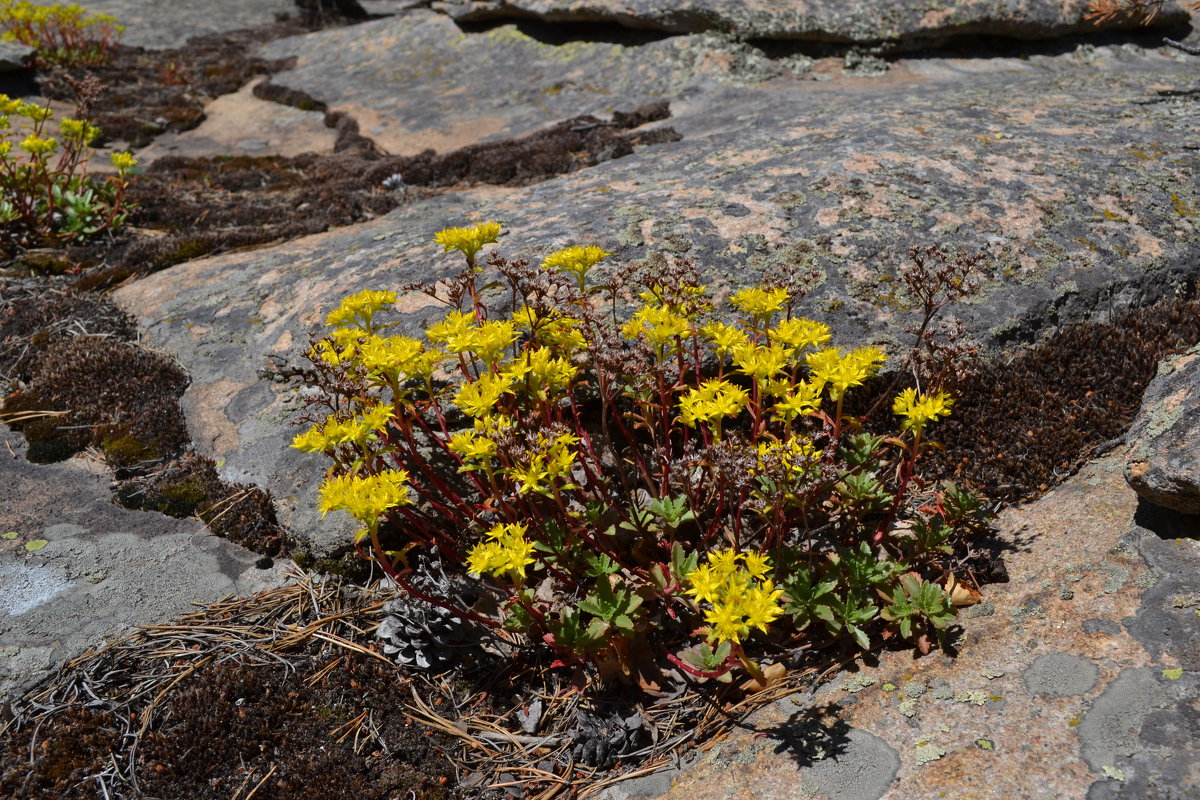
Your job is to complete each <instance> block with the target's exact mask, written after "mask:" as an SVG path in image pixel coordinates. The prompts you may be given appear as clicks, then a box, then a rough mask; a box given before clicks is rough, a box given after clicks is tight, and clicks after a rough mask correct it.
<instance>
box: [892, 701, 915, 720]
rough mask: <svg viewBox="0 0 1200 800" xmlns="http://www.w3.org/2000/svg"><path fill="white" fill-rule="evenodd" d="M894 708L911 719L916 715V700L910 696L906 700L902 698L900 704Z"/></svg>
mask: <svg viewBox="0 0 1200 800" xmlns="http://www.w3.org/2000/svg"><path fill="white" fill-rule="evenodd" d="M896 710H897V711H899V712H900V713H901V714H903V715H904V716H906V717H908V718H909V719H912V718H913V717H915V716H916V715H917V701H916V700H914V699H913V698H911V697H910V698H908V699H907V700H902V701H901V702H900V705H898V706H897V707H896Z"/></svg>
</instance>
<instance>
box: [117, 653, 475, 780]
mask: <svg viewBox="0 0 1200 800" xmlns="http://www.w3.org/2000/svg"><path fill="white" fill-rule="evenodd" d="M318 666H320V665H319V664H314V665H313V669H312V671H315V670H316V668H317V667H318ZM305 677H307V676H306V675H304V674H296V675H295V676H293V677H291V678H289V677H288V673H287V672H286V671H285V670H283V669H279V668H270V667H264V666H261V665H260V666H248V665H243V664H237V663H226V664H221V665H219V666H210V667H206V668H205V669H204V670H202V671H201V672H198V673H197V674H195V675H193V676H192V677H190V678H188V679H187V681H186V682H185V683H184V684H183V685H181V686H180V687H179V688H178V689H177V690H176V691H174V692H172V694H171V695H170V697H169V699H168V700H167V702H166V704H165V707H164V708H163V709H162V714H161V719H162V720H163V722H162V724H161V725H159V726H157V727H156V729H155V730H154V731H153V732H151V733H149V734H148V735H147V736H146V737H145V738H144V739H143V740H142V742H141V744H140V747H139V749H138V756H139V763H138V765H137V767H138V775H139V781H138V782H139V785H140V788H141V789H142V791H143V792H144V793H145V794H146V796H149V797H158V798H162V800H176V799H178V800H194V798H197V797H226V796H231V795H232V794H234V793H235V792H236V790H237V789H238V787H239V786H242V785H243V784H244V783H245V782H246V776H247V774H248V773H250V772H253V778H252V779H251V784H250V785H255V784H257V783H258V782H259V781H260V780H262V778H263V777H264V776H266V775H267V773H268V772H269V771H271V769H272V768H274V770H275V771H274V774H272V775H271V777H270V778H269V779H267V780H266V781H265V782H264V783H263V784H262V785H261V786H260V787H259V789H258V791H257V792H256V794H255V795H254V796H255V797H256V798H261V800H272V799H273V798H279V800H283V799H284V798H289V800H290V798H294V797H320V798H328V800H337V799H338V798H354V800H370V799H371V798H379V799H380V800H383V799H384V798H392V797H402V796H411V794H412V793H415V795H416V796H417V797H421V798H429V800H439V799H440V798H447V797H450V796H451V791H450V788H449V787H450V786H453V784H452V783H451V781H452V778H453V772H452V770H451V768H450V764H449V762H448V761H446V760H445V759H444V758H443V757H442V756H441V754H440V752H439V749H440V748H441V747H444V746H445V743H444V742H442V741H440V740H439V739H438V738H436V737H431V736H426V735H425V732H424V731H423V730H422V729H421V728H419V727H417V726H414V725H412V724H411V722H410V721H409V720H408V719H407V718H406V717H405V715H404V708H403V706H402V705H401V704H400V703H398V702H397V697H398V696H400V694H401V691H402V690H403V688H404V687H403V685H402V684H403V678H402V677H401V676H399V675H398V674H397V673H396V671H395V669H394V668H391V667H389V666H387V665H385V664H382V663H380V662H378V661H376V660H375V659H373V658H367V657H364V656H361V655H359V654H357V653H346V654H345V655H343V657H342V664H341V665H340V666H339V667H338V669H335V670H333V671H332V672H330V673H329V674H328V675H326V676H325V677H323V678H321V679H320V680H319V681H317V682H316V683H315V684H314V685H312V686H309V685H308V681H306V680H304V678H305ZM367 710H369V711H370V715H371V716H370V725H371V727H372V728H373V729H374V730H375V731H377V735H378V736H379V737H380V739H381V740H382V741H385V742H387V745H388V747H387V749H386V750H384V749H375V748H374V747H369V748H366V749H364V750H362V751H360V752H357V753H356V752H355V736H354V734H353V733H350V735H348V736H346V737H342V738H341V739H340V741H339V734H338V733H335V732H338V729H339V728H341V729H342V730H341V732H346V731H349V730H351V728H352V726H353V720H355V719H356V718H357V717H358V716H359V715H360V714H361V713H362V712H363V711H367Z"/></svg>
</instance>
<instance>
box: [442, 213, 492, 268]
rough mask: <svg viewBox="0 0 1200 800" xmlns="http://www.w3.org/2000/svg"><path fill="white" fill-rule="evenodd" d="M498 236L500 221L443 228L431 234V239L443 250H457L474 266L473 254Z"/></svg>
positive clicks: (447, 251)
mask: <svg viewBox="0 0 1200 800" xmlns="http://www.w3.org/2000/svg"><path fill="white" fill-rule="evenodd" d="M499 238H500V223H498V222H480V223H479V224H477V225H473V226H471V227H470V228H445V229H444V230H440V231H438V232H437V233H435V234H434V235H433V240H434V241H435V242H437V243H438V244H440V245H441V246H442V247H443V252H445V253H449V252H450V251H451V250H457V251H459V252H460V253H462V254H463V255H464V256H466V258H467V263H468V264H469V265H471V266H475V256H476V255H477V254H478V253H479V251H480V250H482V249H483V246H484V245H485V244H492V243H493V242H495V241H496V240H497V239H499Z"/></svg>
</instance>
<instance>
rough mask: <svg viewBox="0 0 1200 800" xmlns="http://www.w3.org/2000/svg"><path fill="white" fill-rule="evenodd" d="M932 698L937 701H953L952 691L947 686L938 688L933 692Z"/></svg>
mask: <svg viewBox="0 0 1200 800" xmlns="http://www.w3.org/2000/svg"><path fill="white" fill-rule="evenodd" d="M933 696H934V698H935V699H937V700H952V699H954V690H953V689H951V688H950V687H949V686H938V687H937V688H936V689H934V690H933Z"/></svg>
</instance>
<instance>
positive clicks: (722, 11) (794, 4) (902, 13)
mask: <svg viewBox="0 0 1200 800" xmlns="http://www.w3.org/2000/svg"><path fill="white" fill-rule="evenodd" d="M434 7H435V8H438V9H441V10H444V11H445V12H446V13H448V14H450V15H452V16H454V17H455V18H456V19H460V20H483V19H511V18H513V17H535V18H538V19H542V20H546V21H548V22H610V23H617V24H621V25H626V26H629V27H632V28H653V29H655V30H662V31H669V32H672V33H694V32H698V31H707V30H719V31H728V32H732V33H734V34H737V35H738V36H742V37H745V38H770V39H804V40H810V41H832V42H880V41H897V40H903V39H914V38H932V37H942V36H963V35H984V36H1012V37H1019V38H1023V39H1044V38H1050V37H1055V36H1062V35H1065V34H1071V33H1082V32H1085V31H1093V30H1096V29H1097V27H1098V26H1097V25H1096V24H1095V23H1093V22H1091V21H1089V20H1087V19H1085V17H1084V14H1085V11H1086V9H1087V2H1086V0H1066V2H1063V0H1003V1H1002V2H995V1H994V0H958V1H957V2H953V3H936V2H928V0H445V1H444V2H441V1H439V0H435V2H434ZM1186 20H1187V14H1186V12H1184V11H1183V10H1182V9H1181V8H1178V7H1176V6H1174V5H1172V4H1168V7H1167V8H1165V9H1164V10H1163V13H1162V14H1160V15H1159V18H1158V19H1157V22H1158V24H1160V25H1177V24H1179V23H1181V22H1184V21H1186ZM1122 22H1123V23H1124V24H1126V25H1128V24H1129V23H1130V21H1129V20H1115V21H1111V22H1109V23H1108V25H1112V24H1114V23H1115V24H1120V23H1122Z"/></svg>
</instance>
